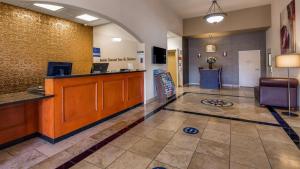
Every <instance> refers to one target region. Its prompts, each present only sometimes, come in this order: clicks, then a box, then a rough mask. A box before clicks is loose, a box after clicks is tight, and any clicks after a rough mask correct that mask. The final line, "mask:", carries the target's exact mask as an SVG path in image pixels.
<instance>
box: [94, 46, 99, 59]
mask: <svg viewBox="0 0 300 169" xmlns="http://www.w3.org/2000/svg"><path fill="white" fill-rule="evenodd" d="M100 56H101V50H100V48H95V47H94V48H93V57H100Z"/></svg>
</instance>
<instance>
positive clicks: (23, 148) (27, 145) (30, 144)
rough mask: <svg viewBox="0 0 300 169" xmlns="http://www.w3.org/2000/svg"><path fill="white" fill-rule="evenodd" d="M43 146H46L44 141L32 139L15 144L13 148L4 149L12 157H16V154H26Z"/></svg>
mask: <svg viewBox="0 0 300 169" xmlns="http://www.w3.org/2000/svg"><path fill="white" fill-rule="evenodd" d="M45 144H47V142H46V141H44V140H42V139H40V138H33V139H30V140H27V141H25V142H22V143H20V144H17V145H15V146H12V147H9V148H7V149H6V151H8V152H9V153H10V154H12V155H18V154H22V153H26V152H28V151H30V150H33V149H35V148H37V147H40V146H42V145H45Z"/></svg>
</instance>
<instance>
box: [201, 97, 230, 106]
mask: <svg viewBox="0 0 300 169" xmlns="http://www.w3.org/2000/svg"><path fill="white" fill-rule="evenodd" d="M201 103H202V104H205V105H211V106H216V107H231V106H233V103H232V102H229V101H225V100H222V99H203V100H201Z"/></svg>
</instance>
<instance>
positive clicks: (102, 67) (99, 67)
mask: <svg viewBox="0 0 300 169" xmlns="http://www.w3.org/2000/svg"><path fill="white" fill-rule="evenodd" d="M108 65H109V63H93V66H92V69H91V73H105V72H107V68H108Z"/></svg>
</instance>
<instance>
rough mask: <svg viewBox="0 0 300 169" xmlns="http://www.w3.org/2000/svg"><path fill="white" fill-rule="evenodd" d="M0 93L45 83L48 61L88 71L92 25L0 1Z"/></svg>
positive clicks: (77, 70)
mask: <svg viewBox="0 0 300 169" xmlns="http://www.w3.org/2000/svg"><path fill="white" fill-rule="evenodd" d="M0 37H1V38H0V94H4V93H11V92H18V91H25V90H26V89H27V88H28V87H30V86H37V85H39V84H43V81H44V77H45V76H46V72H47V63H48V61H68V62H73V73H75V74H78V73H89V72H90V68H91V64H92V51H91V49H92V42H93V28H92V27H88V26H84V25H81V24H77V23H74V22H71V21H66V20H63V19H59V18H56V17H52V16H49V15H45V14H41V13H37V12H33V11H30V10H27V9H23V8H19V7H15V6H11V5H7V4H3V3H0Z"/></svg>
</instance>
